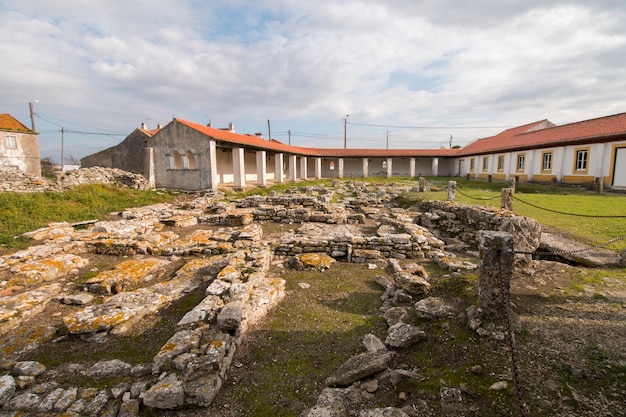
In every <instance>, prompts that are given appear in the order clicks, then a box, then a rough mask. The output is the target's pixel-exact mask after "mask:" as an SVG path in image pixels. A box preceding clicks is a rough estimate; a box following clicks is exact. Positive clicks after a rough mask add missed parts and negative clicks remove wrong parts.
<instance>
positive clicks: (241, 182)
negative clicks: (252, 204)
mask: <svg viewBox="0 0 626 417" xmlns="http://www.w3.org/2000/svg"><path fill="white" fill-rule="evenodd" d="M233 177H234V183H235V184H234V185H235V188H245V187H246V165H245V161H244V149H243V148H233Z"/></svg>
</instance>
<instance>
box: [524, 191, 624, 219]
mask: <svg viewBox="0 0 626 417" xmlns="http://www.w3.org/2000/svg"><path fill="white" fill-rule="evenodd" d="M513 198H514V199H515V200H517V201H519V202H520V203H524V204H528V205H529V206H531V207H534V208H538V209H540V210H545V211H549V212H552V213H557V214H563V215H565V216H576V217H591V218H596V219H624V218H626V215H615V216H600V215H595V214H578V213H566V212H563V211H558V210H553V209H549V208H546V207H541V206H538V205H535V204H533V203H529V202H528V201H524V200H522V199H520V198H519V197H518V196H517V195H513Z"/></svg>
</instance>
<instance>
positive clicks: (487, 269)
mask: <svg viewBox="0 0 626 417" xmlns="http://www.w3.org/2000/svg"><path fill="white" fill-rule="evenodd" d="M478 249H479V251H480V264H479V266H478V302H479V306H480V308H481V309H482V313H483V317H485V318H492V319H496V320H497V319H503V318H505V316H504V314H505V313H504V311H503V308H502V300H503V298H502V295H504V300H508V299H509V291H510V287H511V276H512V275H513V261H514V259H515V252H514V251H513V235H512V234H510V233H506V232H498V231H492V230H481V231H479V232H478ZM502 291H505V294H502ZM506 308H508V306H506Z"/></svg>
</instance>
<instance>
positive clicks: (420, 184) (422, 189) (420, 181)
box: [418, 177, 426, 193]
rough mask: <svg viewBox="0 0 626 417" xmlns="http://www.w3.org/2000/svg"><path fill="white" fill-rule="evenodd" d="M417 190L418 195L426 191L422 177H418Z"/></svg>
mask: <svg viewBox="0 0 626 417" xmlns="http://www.w3.org/2000/svg"><path fill="white" fill-rule="evenodd" d="M418 190H419V192H420V193H423V192H424V191H426V178H424V177H419V187H418Z"/></svg>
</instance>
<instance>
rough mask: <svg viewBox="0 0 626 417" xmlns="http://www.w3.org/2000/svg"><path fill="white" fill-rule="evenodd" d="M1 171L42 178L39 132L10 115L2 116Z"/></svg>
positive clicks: (0, 127)
mask: <svg viewBox="0 0 626 417" xmlns="http://www.w3.org/2000/svg"><path fill="white" fill-rule="evenodd" d="M0 169H2V170H11V171H22V172H24V173H26V174H29V175H34V176H37V177H40V176H41V161H40V156H39V142H38V141H37V132H34V131H33V130H32V129H29V128H27V127H26V126H24V125H23V124H22V123H20V122H19V121H18V120H17V119H15V118H14V117H13V116H11V115H10V114H6V113H1V114H0Z"/></svg>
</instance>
